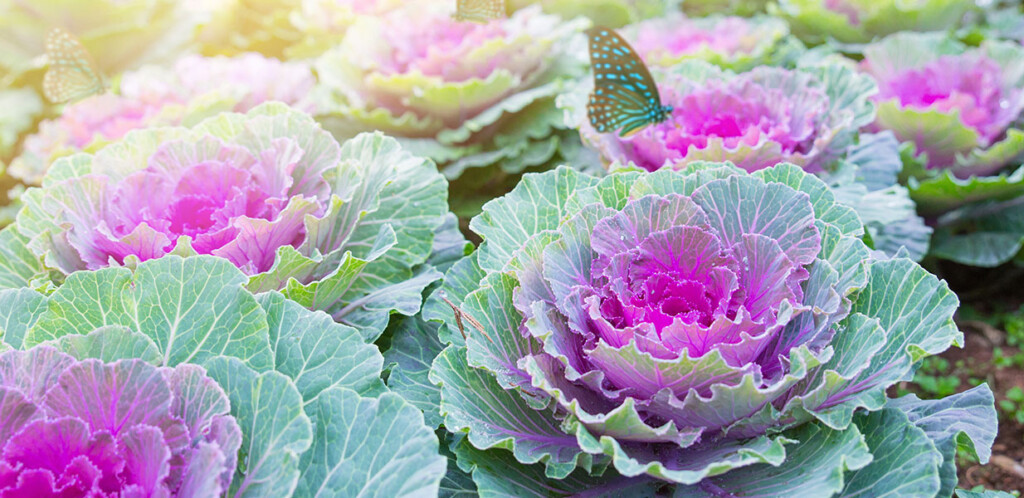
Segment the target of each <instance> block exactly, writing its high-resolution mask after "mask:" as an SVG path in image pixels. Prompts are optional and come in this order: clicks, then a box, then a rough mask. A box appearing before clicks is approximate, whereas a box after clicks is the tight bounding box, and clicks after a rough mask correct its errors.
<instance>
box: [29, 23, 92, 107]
mask: <svg viewBox="0 0 1024 498" xmlns="http://www.w3.org/2000/svg"><path fill="white" fill-rule="evenodd" d="M46 58H47V60H48V61H49V64H50V67H49V69H47V70H46V74H45V75H44V76H43V94H44V95H46V98H47V99H48V100H50V101H51V102H53V103H55V104H62V103H65V102H72V101H75V100H81V99H84V98H85V97H88V96H90V95H95V94H97V93H103V92H104V91H105V90H106V89H107V83H106V80H105V79H104V78H103V73H101V72H100V69H99V67H98V66H97V65H96V61H95V60H94V59H93V58H92V56H91V55H89V51H88V50H86V49H85V47H84V46H82V43H81V42H79V41H78V39H77V38H75V37H74V35H72V34H71V33H68V32H67V31H64V30H63V29H61V28H53V29H52V30H50V32H49V33H48V34H47V35H46Z"/></svg>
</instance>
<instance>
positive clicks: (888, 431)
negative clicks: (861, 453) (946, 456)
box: [841, 408, 942, 498]
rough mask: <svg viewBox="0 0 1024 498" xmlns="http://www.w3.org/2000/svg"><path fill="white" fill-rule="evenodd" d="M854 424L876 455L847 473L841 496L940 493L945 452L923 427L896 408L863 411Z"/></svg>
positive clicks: (879, 497)
mask: <svg viewBox="0 0 1024 498" xmlns="http://www.w3.org/2000/svg"><path fill="white" fill-rule="evenodd" d="M854 423H855V424H856V425H857V427H858V428H859V429H860V432H861V433H863V434H864V440H865V442H866V443H867V445H868V449H869V450H870V451H871V455H872V456H873V457H874V458H873V459H872V461H871V463H870V464H869V465H867V466H866V467H864V468H862V469H859V470H856V471H854V472H852V473H850V474H849V475H847V482H846V487H845V488H843V491H842V493H841V496H843V497H847V498H853V497H871V498H881V497H894V498H895V497H900V496H937V493H938V492H939V466H940V465H941V464H942V455H941V454H939V452H938V451H937V450H936V449H935V445H934V444H932V442H931V440H929V439H928V436H927V435H926V434H925V432H924V431H923V430H921V429H920V428H918V427H916V426H915V425H914V424H912V423H911V422H910V420H908V419H907V416H906V415H905V414H904V413H903V412H901V411H899V410H896V409H892V408H886V409H883V410H881V411H877V412H872V413H861V414H858V415H857V416H856V417H854Z"/></svg>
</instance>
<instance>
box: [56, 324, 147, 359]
mask: <svg viewBox="0 0 1024 498" xmlns="http://www.w3.org/2000/svg"><path fill="white" fill-rule="evenodd" d="M44 344H50V345H52V346H53V347H55V348H57V349H58V350H60V351H62V352H65V353H67V354H69V355H71V356H74V357H75V358H77V359H79V360H84V359H86V358H97V359H100V360H103V361H104V362H108V363H109V362H113V361H117V360H121V359H132V358H138V359H140V360H143V361H145V362H147V363H152V364H154V365H159V364H160V360H161V359H162V358H161V356H160V350H159V349H157V347H156V344H155V343H154V342H153V340H152V339H150V338H149V337H146V335H145V334H141V333H139V332H133V331H131V330H129V329H127V328H125V327H121V326H118V325H109V326H106V327H100V328H98V329H96V330H94V331H92V332H89V333H88V334H87V335H77V334H72V335H66V336H64V337H61V338H60V339H57V340H55V341H53V342H52V343H44Z"/></svg>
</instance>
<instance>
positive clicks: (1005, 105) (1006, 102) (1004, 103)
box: [999, 99, 1010, 109]
mask: <svg viewBox="0 0 1024 498" xmlns="http://www.w3.org/2000/svg"><path fill="white" fill-rule="evenodd" d="M999 107H1001V108H1003V109H1008V108H1009V107H1010V101H1009V100H1006V99H1003V100H1000V101H999Z"/></svg>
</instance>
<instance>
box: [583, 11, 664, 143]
mask: <svg viewBox="0 0 1024 498" xmlns="http://www.w3.org/2000/svg"><path fill="white" fill-rule="evenodd" d="M587 36H588V37H589V38H590V63H591V67H592V68H593V70H594V91H593V92H592V93H591V94H590V101H589V102H588V103H587V114H588V115H589V116H590V124H591V125H592V126H593V127H594V129H595V130H597V131H598V132H599V133H610V132H614V131H617V130H621V131H620V134H621V135H622V136H629V135H631V134H633V133H636V132H638V131H640V130H642V129H643V128H644V127H645V126H647V125H649V124H652V123H661V122H663V121H665V120H666V119H668V117H669V115H670V114H671V113H672V106H667V105H663V104H662V103H661V96H660V95H659V94H658V86H657V84H655V82H654V78H653V77H651V73H650V71H648V70H647V66H645V65H644V63H643V61H642V60H640V57H639V56H638V55H637V54H636V52H635V51H634V50H633V48H632V47H630V46H629V44H628V43H626V41H625V40H623V39H622V37H620V36H619V35H618V34H616V33H615V31H613V30H611V29H608V28H604V27H600V26H598V27H594V28H591V29H588V30H587Z"/></svg>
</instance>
